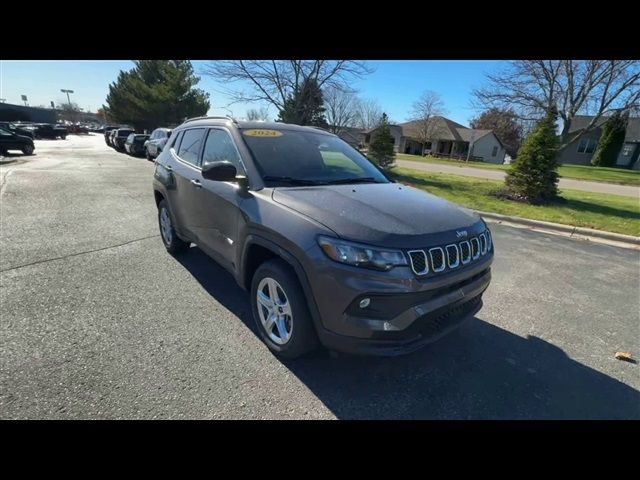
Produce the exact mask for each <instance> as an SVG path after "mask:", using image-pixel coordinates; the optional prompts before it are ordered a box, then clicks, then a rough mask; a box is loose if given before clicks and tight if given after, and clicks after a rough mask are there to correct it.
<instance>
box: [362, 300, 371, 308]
mask: <svg viewBox="0 0 640 480" xmlns="http://www.w3.org/2000/svg"><path fill="white" fill-rule="evenodd" d="M370 303H371V299H370V298H363V299H362V300H360V308H367V307H368V306H369V304H370Z"/></svg>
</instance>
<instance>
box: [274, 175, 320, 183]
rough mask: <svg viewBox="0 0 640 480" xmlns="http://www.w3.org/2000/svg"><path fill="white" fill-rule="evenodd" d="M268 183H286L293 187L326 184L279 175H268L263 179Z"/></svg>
mask: <svg viewBox="0 0 640 480" xmlns="http://www.w3.org/2000/svg"><path fill="white" fill-rule="evenodd" d="M262 179H263V180H264V181H266V182H286V183H290V184H291V185H323V184H324V182H316V181H314V180H305V179H303V178H293V177H280V176H277V175H266V176H264V177H262Z"/></svg>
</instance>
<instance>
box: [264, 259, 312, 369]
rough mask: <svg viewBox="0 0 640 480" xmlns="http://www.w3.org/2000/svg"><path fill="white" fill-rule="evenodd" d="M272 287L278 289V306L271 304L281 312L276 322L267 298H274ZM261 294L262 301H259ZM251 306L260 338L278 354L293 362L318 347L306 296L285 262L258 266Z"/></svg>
mask: <svg viewBox="0 0 640 480" xmlns="http://www.w3.org/2000/svg"><path fill="white" fill-rule="evenodd" d="M272 281H275V284H274V283H271V282H272ZM272 287H275V289H276V290H275V291H276V292H277V293H276V296H277V297H276V298H277V302H276V304H275V305H274V304H273V302H271V303H270V304H271V305H272V307H271V308H278V310H279V311H280V313H281V315H279V316H278V320H275V321H274V320H273V317H272V315H270V314H269V312H270V309H269V308H268V307H267V306H266V305H267V304H269V302H268V301H267V299H270V298H272V297H271V292H273V290H272ZM259 293H260V294H261V297H262V298H263V301H262V302H259V301H258V295H259ZM251 307H252V311H253V319H254V320H255V322H256V326H257V328H258V332H260V337H261V338H262V340H263V341H264V343H265V344H266V345H267V347H269V349H270V350H271V351H272V352H273V353H275V354H276V355H278V356H280V357H284V358H291V359H293V358H298V357H300V356H302V355H305V354H307V353H310V352H312V351H313V350H315V349H316V348H317V347H318V344H319V342H318V336H317V334H316V330H315V327H314V325H313V321H312V319H311V314H310V313H309V307H308V306H307V300H306V297H305V295H304V292H303V291H302V287H301V286H300V283H299V282H298V278H297V276H296V274H295V273H294V271H293V270H292V269H291V267H290V266H289V265H288V264H287V263H286V262H285V261H284V260H282V259H279V258H277V259H273V260H268V261H266V262H264V263H263V264H262V265H260V267H258V269H257V270H256V272H255V274H254V275H253V279H252V281H251ZM287 307H288V308H287ZM271 311H273V310H271ZM287 312H289V314H287ZM261 313H262V316H261ZM263 319H265V321H264V323H263ZM269 326H270V328H268V327H269ZM282 329H284V330H285V331H284V333H282Z"/></svg>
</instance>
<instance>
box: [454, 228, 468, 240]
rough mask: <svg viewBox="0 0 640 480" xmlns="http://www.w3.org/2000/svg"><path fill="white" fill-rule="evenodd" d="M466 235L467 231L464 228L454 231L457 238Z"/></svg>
mask: <svg viewBox="0 0 640 480" xmlns="http://www.w3.org/2000/svg"><path fill="white" fill-rule="evenodd" d="M466 236H467V231H466V230H457V231H456V237H458V238H463V237H466Z"/></svg>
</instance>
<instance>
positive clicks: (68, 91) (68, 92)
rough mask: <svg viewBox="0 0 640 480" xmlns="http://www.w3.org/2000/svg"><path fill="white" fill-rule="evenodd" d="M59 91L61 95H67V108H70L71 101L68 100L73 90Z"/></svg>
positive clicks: (62, 89)
mask: <svg viewBox="0 0 640 480" xmlns="http://www.w3.org/2000/svg"><path fill="white" fill-rule="evenodd" d="M60 91H61V92H62V93H66V94H67V103H68V104H69V106H71V99H70V98H69V94H70V93H73V90H65V89H64V88H61V89H60Z"/></svg>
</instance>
